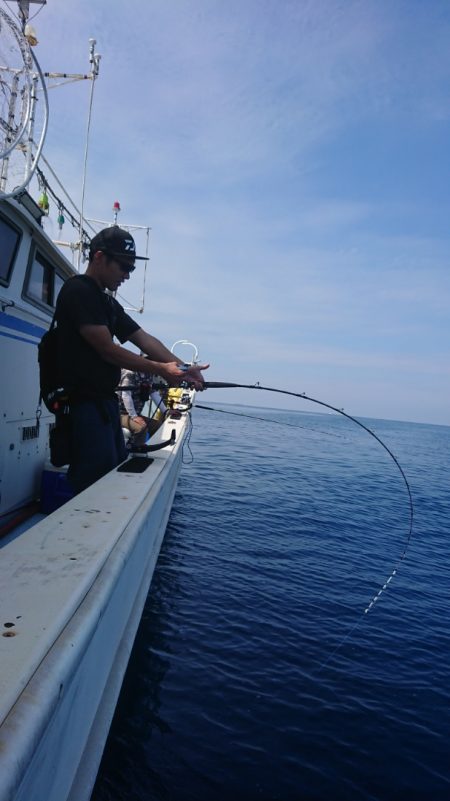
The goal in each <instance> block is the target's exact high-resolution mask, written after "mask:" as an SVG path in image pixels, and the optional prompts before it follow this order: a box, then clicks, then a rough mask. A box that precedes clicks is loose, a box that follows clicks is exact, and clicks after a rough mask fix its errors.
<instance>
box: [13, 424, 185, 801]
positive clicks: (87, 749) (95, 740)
mask: <svg viewBox="0 0 450 801" xmlns="http://www.w3.org/2000/svg"><path fill="white" fill-rule="evenodd" d="M172 428H176V430H177V441H176V444H175V445H174V446H173V447H171V448H167V449H165V450H162V451H158V452H156V453H155V454H154V455H153V456H154V462H153V464H152V465H151V466H150V467H148V469H147V470H146V471H145V472H144V473H142V474H133V475H129V474H126V473H118V472H117V471H113V472H112V473H110V474H108V476H105V478H104V479H101V481H99V482H97V483H96V484H94V485H93V486H92V487H90V488H89V489H88V490H86V491H85V492H84V493H82V494H81V495H79V496H77V497H76V498H74V499H72V500H71V501H70V502H69V503H68V504H66V505H65V506H64V507H62V508H61V509H59V510H57V511H56V512H54V513H53V514H52V515H50V516H49V517H48V518H46V519H45V520H43V521H42V522H40V523H38V524H37V525H36V526H34V527H33V528H32V529H30V530H29V531H28V532H26V533H25V534H23V535H21V536H20V537H18V538H17V539H15V540H12V541H10V542H9V543H7V544H6V545H5V546H4V547H3V548H2V553H1V559H0V580H1V584H0V586H1V587H5V591H4V593H1V594H0V598H1V608H2V634H3V635H11V634H12V635H14V636H2V637H0V663H1V665H2V672H1V677H0V698H1V701H0V713H1V714H0V720H3V722H2V724H1V725H0V801H30V799H31V798H32V799H33V801H66V799H67V801H84V799H89V797H90V795H91V791H92V787H93V784H94V782H95V777H96V773H97V769H98V765H99V762H100V759H101V755H102V751H103V747H104V744H105V741H106V737H107V734H108V730H109V726H110V722H111V719H112V715H113V713H114V708H115V705H116V701H117V697H118V694H119V691H120V686H121V684H122V679H123V675H124V672H125V669H126V665H127V662H128V657H129V654H130V651H131V647H132V644H133V640H134V637H135V633H136V630H137V627H138V624H139V620H140V617H141V613H142V608H143V605H144V602H145V599H146V596H147V593H148V588H149V585H150V582H151V578H152V575H153V571H154V567H155V564H156V560H157V557H158V553H159V550H160V546H161V542H162V540H163V537H164V532H165V529H166V525H167V520H168V516H169V513H170V509H171V506H172V501H173V497H174V494H175V490H176V483H177V478H178V473H179V468H180V463H181V455H182V439H183V437H184V433H185V428H186V417H183V418H182V419H181V420H176V421H168V422H166V423H165V424H164V429H163V430H161V437H162V438H163V439H164V438H165V437H166V436H167V434H170V430H171V429H172ZM158 433H159V432H158ZM6 577H7V578H8V581H7V582H6V581H5V579H6ZM6 587H7V591H6ZM2 595H3V597H1V596H2ZM5 623H13V624H14V625H13V626H9V627H5Z"/></svg>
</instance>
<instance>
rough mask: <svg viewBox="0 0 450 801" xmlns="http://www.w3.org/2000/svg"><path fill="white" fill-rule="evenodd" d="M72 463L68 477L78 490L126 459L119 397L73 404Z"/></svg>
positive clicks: (71, 416)
mask: <svg viewBox="0 0 450 801" xmlns="http://www.w3.org/2000/svg"><path fill="white" fill-rule="evenodd" d="M70 422H71V430H72V443H71V445H72V448H71V456H72V458H71V462H70V465H69V470H68V473H67V477H68V479H69V481H70V483H71V485H72V487H73V489H74V490H75V492H76V493H78V492H82V490H84V489H86V487H89V486H90V485H91V484H93V483H94V481H98V479H99V478H102V476H104V475H106V473H109V471H110V470H113V468H114V467H117V465H118V464H120V463H121V462H124V461H125V459H126V458H127V452H126V449H125V443H124V439H123V434H122V428H121V426H120V416H119V404H118V401H117V400H113V399H109V398H108V399H101V400H95V401H92V400H88V401H81V402H80V403H74V404H73V405H71V407H70Z"/></svg>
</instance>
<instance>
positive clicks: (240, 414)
mask: <svg viewBox="0 0 450 801" xmlns="http://www.w3.org/2000/svg"><path fill="white" fill-rule="evenodd" d="M195 408H196V409H206V411H208V412H221V413H222V414H232V415H234V416H235V417H248V418H249V419H250V420H262V422H263V423H273V424H274V425H277V426H289V428H302V429H303V430H304V431H315V432H317V433H318V434H325V435H326V436H327V437H338V438H340V439H345V437H343V436H342V434H334V433H333V432H331V431H323V430H322V429H320V428H311V426H300V425H297V424H296V423H286V422H284V421H283V420H274V419H273V418H270V417H257V416H256V415H255V414H244V413H243V412H230V411H229V410H228V409H213V407H212V406H202V405H201V404H200V403H196V404H195Z"/></svg>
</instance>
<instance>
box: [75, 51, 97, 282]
mask: <svg viewBox="0 0 450 801" xmlns="http://www.w3.org/2000/svg"><path fill="white" fill-rule="evenodd" d="M96 44H97V41H96V40H95V39H89V45H90V47H89V63H90V65H91V74H90V77H91V80H92V85H91V96H90V100H89V113H88V122H87V130H86V147H85V151H84V166H83V184H82V188H81V213H80V227H79V249H78V260H77V268H78V271H79V270H80V262H81V253H82V249H83V248H82V239H83V223H84V195H85V189H86V170H87V157H88V149H89V132H90V128H91V117H92V103H93V100H94V87H95V81H96V78H97V77H98V72H99V69H100V59H101V56H99V55H98V53H96V52H95V45H96Z"/></svg>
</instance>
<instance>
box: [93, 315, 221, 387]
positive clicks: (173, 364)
mask: <svg viewBox="0 0 450 801" xmlns="http://www.w3.org/2000/svg"><path fill="white" fill-rule="evenodd" d="M80 334H81V336H82V337H84V339H85V340H86V341H87V342H88V343H89V345H91V347H92V348H94V349H95V350H96V351H97V353H98V354H99V356H101V358H102V359H104V360H105V362H109V363H110V364H115V365H116V366H117V367H121V368H126V369H127V370H133V372H141V373H147V374H149V375H153V374H154V373H156V375H159V376H161V378H164V379H165V380H166V381H167V382H168V383H169V384H179V383H180V382H181V381H191V382H192V383H193V384H194V386H195V388H196V389H202V385H203V377H202V375H201V373H200V370H205V369H206V368H207V367H208V366H209V365H202V366H197V367H196V368H192V369H191V370H188V371H186V372H183V371H182V370H180V369H179V366H178V365H179V364H181V363H182V362H180V360H179V359H177V358H176V356H174V355H173V353H171V352H170V350H168V349H167V348H166V347H165V346H164V345H163V344H162V342H160V341H159V340H158V339H156V338H155V337H152V336H151V335H150V334H147V333H146V332H145V331H143V330H142V329H141V328H140V329H138V331H136V332H135V333H134V334H132V335H131V336H130V341H131V342H133V344H135V345H137V346H138V347H140V348H141V350H143V351H144V352H145V353H147V352H148V351H147V347H142V345H141V343H142V344H143V345H145V346H147V345H148V346H149V351H150V352H149V353H148V355H149V356H150V358H149V359H145V358H144V357H143V356H138V355H137V354H136V353H132V352H131V351H130V350H127V349H126V348H123V347H122V346H121V345H116V343H115V342H113V339H112V336H111V333H110V331H109V329H108V327H107V326H106V325H82V326H81V327H80ZM140 334H142V335H143V336H140Z"/></svg>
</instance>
